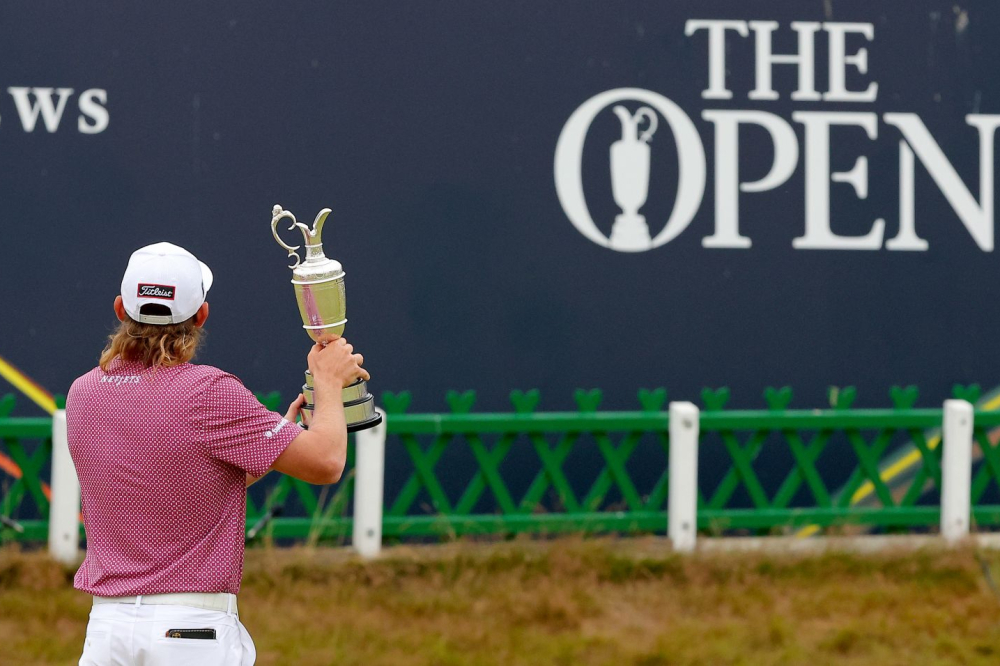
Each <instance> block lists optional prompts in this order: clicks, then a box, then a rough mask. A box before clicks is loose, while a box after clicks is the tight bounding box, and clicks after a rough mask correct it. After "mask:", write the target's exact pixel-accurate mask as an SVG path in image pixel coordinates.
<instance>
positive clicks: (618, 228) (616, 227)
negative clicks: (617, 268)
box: [610, 215, 653, 252]
mask: <svg viewBox="0 0 1000 666" xmlns="http://www.w3.org/2000/svg"><path fill="white" fill-rule="evenodd" d="M610 240H611V247H613V248H614V249H616V250H622V251H624V252H641V251H642V250H648V249H649V248H650V247H652V245H653V241H652V239H651V238H650V237H649V226H648V225H647V224H646V218H645V216H643V215H618V216H616V217H615V223H614V224H613V225H612V226H611V239H610Z"/></svg>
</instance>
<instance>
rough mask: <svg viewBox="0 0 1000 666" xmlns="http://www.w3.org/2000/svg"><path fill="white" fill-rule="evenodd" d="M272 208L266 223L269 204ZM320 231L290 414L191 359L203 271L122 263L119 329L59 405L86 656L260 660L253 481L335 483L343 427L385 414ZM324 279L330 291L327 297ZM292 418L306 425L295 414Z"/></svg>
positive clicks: (165, 247) (104, 660)
mask: <svg viewBox="0 0 1000 666" xmlns="http://www.w3.org/2000/svg"><path fill="white" fill-rule="evenodd" d="M327 212H328V211H327ZM272 217H273V218H274V219H272V228H273V227H274V224H276V221H277V219H278V218H279V215H278V212H277V210H276V212H275V213H274V215H273V216H272ZM324 218H325V215H324ZM293 219H294V218H293ZM303 226H304V225H303ZM321 227H322V224H321V223H320V224H319V225H318V228H316V229H315V230H314V231H316V232H317V233H315V234H314V235H313V238H315V241H314V242H313V243H308V242H307V252H308V253H309V259H307V262H306V264H304V265H303V266H304V267H308V268H309V270H311V271H313V272H312V273H310V274H308V275H305V276H304V277H303V279H302V280H300V281H305V282H308V284H306V285H302V286H303V287H306V288H305V289H299V285H296V292H297V293H301V294H302V295H303V298H304V299H305V300H304V301H300V307H305V308H306V309H305V310H303V311H304V312H308V314H309V316H310V319H309V323H308V324H307V330H309V332H310V335H311V337H312V338H313V340H314V341H315V344H314V345H313V347H312V349H311V350H310V352H309V354H308V357H307V364H308V368H309V370H308V373H307V391H306V395H299V397H298V399H297V400H295V402H293V403H292V404H291V406H290V407H289V409H288V411H287V413H286V414H285V415H284V417H282V416H281V415H280V414H276V413H273V412H271V411H269V410H267V409H266V408H264V406H263V405H261V404H260V402H258V401H257V399H256V398H255V397H254V396H253V394H252V393H250V392H249V391H248V390H247V389H246V388H244V386H243V384H242V383H241V382H240V381H239V379H237V378H236V377H235V376H233V375H231V374H228V373H226V372H224V371H222V370H219V369H217V368H213V367H211V366H206V365H196V364H193V363H191V362H190V361H191V359H192V358H193V357H194V354H195V352H196V350H197V348H198V342H199V339H200V337H201V331H202V327H203V326H204V325H205V322H206V320H207V319H208V303H207V302H206V297H207V294H208V290H209V289H210V288H211V286H212V281H213V276H212V272H211V271H210V270H209V268H208V267H207V266H206V265H205V264H203V263H202V262H200V261H198V260H197V259H196V258H195V257H194V255H192V254H191V253H190V252H188V251H186V250H184V249H183V248H180V247H177V246H176V245H172V244H170V243H157V244H155V245H150V246H147V247H144V248H141V249H139V250H137V251H136V252H134V253H133V254H132V257H131V258H130V259H129V263H128V267H127V268H126V270H125V275H124V277H123V279H122V284H121V293H120V295H119V296H117V297H116V298H115V302H114V310H115V314H116V316H117V317H118V319H119V321H120V322H121V324H120V326H119V328H118V330H117V332H116V333H115V334H114V335H112V336H111V338H110V340H109V342H108V346H107V348H106V349H105V350H104V352H103V354H102V356H101V360H100V365H99V366H98V367H97V368H94V369H93V370H91V371H90V372H88V373H87V374H85V375H83V376H82V377H80V378H79V379H77V380H76V381H75V382H74V383H73V386H72V388H71V389H70V391H69V395H68V396H67V400H66V421H67V429H68V438H69V449H70V454H71V455H72V457H73V462H74V465H75V466H76V471H77V476H78V477H79V480H80V490H81V495H82V510H83V520H84V525H85V528H86V533H87V554H86V558H85V559H84V562H83V564H82V565H81V567H80V570H79V571H78V572H77V574H76V577H75V580H74V585H75V587H76V588H77V589H80V590H82V591H84V592H86V593H88V594H91V595H93V598H94V601H93V608H92V610H91V613H90V622H89V624H88V626H87V636H86V641H85V644H84V651H83V656H82V657H81V659H80V664H81V666H105V665H109V664H116V665H125V664H128V665H134V666H167V665H171V664H199V666H215V665H219V666H222V665H226V666H230V665H231V666H247V665H250V664H253V663H254V661H255V660H256V650H255V648H254V645H253V641H252V640H251V639H250V636H249V634H248V633H247V631H246V629H245V628H244V627H243V624H242V623H241V622H240V621H239V615H238V609H237V603H236V594H237V593H238V592H239V587H240V582H241V579H242V575H243V551H244V542H245V534H246V526H245V520H246V486H248V485H250V484H251V483H253V482H254V481H256V480H257V479H258V478H260V477H261V476H263V475H264V474H266V473H267V472H268V471H270V470H272V469H275V470H278V471H279V472H282V473H284V474H288V475H291V476H294V477H297V478H299V479H302V480H304V481H307V482H309V483H324V484H325V483H335V482H336V481H338V480H339V479H340V476H341V474H342V473H343V470H344V465H345V464H346V454H347V431H348V430H349V429H360V428H364V427H370V426H371V425H374V424H376V423H378V422H379V421H380V420H381V417H380V416H379V415H378V413H377V412H375V411H374V408H373V407H371V396H370V395H369V394H368V393H367V390H366V389H365V386H366V384H365V380H367V379H369V376H368V372H367V371H366V370H364V368H362V367H361V366H362V363H363V362H364V359H363V358H362V357H361V355H360V354H355V353H354V349H353V347H352V346H351V345H350V344H349V343H348V342H347V341H346V340H345V339H344V338H343V337H341V335H340V334H341V333H342V332H343V325H344V321H346V319H345V317H344V316H343V314H344V312H343V309H344V308H343V271H342V270H340V273H339V274H334V275H333V277H332V279H330V280H326V278H325V277H324V275H325V274H322V270H321V271H320V272H318V273H317V272H316V271H315V270H314V269H317V268H330V267H331V266H329V265H324V266H318V264H322V262H323V261H325V257H322V248H321V246H320V245H319V233H318V232H319V231H320V229H321ZM275 235H277V234H275ZM279 242H280V241H279ZM282 245H283V246H284V244H282ZM284 247H286V249H288V246H284ZM320 257H322V259H320ZM332 263H334V264H336V262H332ZM336 267H337V269H338V270H339V264H336ZM296 277H297V278H299V277H302V276H299V275H296ZM326 277H330V276H326ZM293 282H294V281H293ZM327 282H330V283H331V284H334V292H336V293H335V294H334V298H332V299H331V298H328V296H329V295H327V296H324V287H323V285H325V284H326V283H327ZM338 290H339V291H338ZM338 293H339V300H338V299H337V298H336V295H337V294H338ZM303 303H304V304H305V305H303ZM324 303H333V305H334V308H333V310H332V311H328V310H326V309H324V306H323V305H322V304H324ZM331 314H332V315H334V317H333V319H334V320H333V321H327V319H329V318H330V315H331ZM342 320H343V321H342ZM310 327H312V328H310ZM307 399H308V404H306V400H307ZM345 401H346V404H345ZM300 412H303V413H305V414H306V415H307V416H306V418H307V422H308V430H305V429H303V428H302V427H300V426H299V425H298V424H297V423H296V421H297V420H298V416H299V414H300ZM376 417H377V418H376Z"/></svg>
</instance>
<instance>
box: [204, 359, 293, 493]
mask: <svg viewBox="0 0 1000 666" xmlns="http://www.w3.org/2000/svg"><path fill="white" fill-rule="evenodd" d="M201 417H202V418H201V423H202V429H203V432H204V438H205V445H206V446H207V448H208V453H209V455H211V456H212V457H213V458H215V459H217V460H221V461H223V462H226V463H229V464H230V465H235V466H236V467H239V468H240V469H242V470H243V471H245V472H248V473H249V474H250V475H251V476H263V475H264V474H265V473H266V472H267V471H268V470H269V469H271V465H273V464H274V461H275V460H277V459H278V456H280V455H281V453H282V452H283V451H284V450H285V448H286V447H287V446H288V445H289V444H290V443H291V441H292V440H293V439H295V437H296V436H298V434H299V433H300V432H302V428H300V427H299V426H298V425H297V424H295V423H290V422H289V421H286V420H285V418H284V417H283V416H282V415H281V414H277V413H275V412H272V411H271V410H269V409H267V408H266V407H264V405H262V404H260V402H259V401H258V400H257V398H256V397H255V396H254V394H253V393H251V392H250V391H248V390H247V388H246V387H245V386H243V382H241V381H240V380H239V379H237V378H236V377H234V376H233V375H228V374H224V375H220V376H218V377H216V378H214V379H213V380H212V381H211V382H210V384H209V386H208V388H207V390H206V391H205V393H204V394H203V396H202V415H201Z"/></svg>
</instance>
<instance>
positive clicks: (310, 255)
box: [271, 205, 344, 282]
mask: <svg viewBox="0 0 1000 666" xmlns="http://www.w3.org/2000/svg"><path fill="white" fill-rule="evenodd" d="M329 214H330V209H329V208H324V209H323V210H321V211H320V212H319V213H318V214H317V215H316V219H315V220H314V221H313V225H312V228H311V229H310V228H309V227H308V226H306V225H305V224H303V223H302V222H299V221H298V220H296V219H295V216H294V215H293V214H292V213H291V212H290V211H287V210H284V209H283V208H282V207H281V206H279V205H275V206H274V208H272V209H271V233H272V234H273V235H274V240H276V241H277V242H278V245H280V246H281V247H283V248H285V249H286V250H288V256H289V257H295V263H293V264H291V265H290V266H289V268H291V269H292V274H293V276H294V279H293V282H300V281H301V282H317V281H323V280H329V279H333V278H338V277H343V275H344V269H343V267H342V266H341V264H340V262H339V261H337V260H335V259H330V258H329V257H327V256H326V255H325V254H324V253H323V224H324V223H325V222H326V218H327V216H328V215H329ZM286 218H287V219H289V220H291V226H289V227H288V228H289V230H291V229H295V228H298V230H299V231H301V232H302V237H303V239H305V248H306V259H305V262H303V261H302V258H301V257H299V254H298V250H299V248H301V247H302V246H301V245H295V246H292V245H288V244H286V243H285V242H284V241H283V240H281V237H280V236H278V222H280V221H281V220H282V219H286Z"/></svg>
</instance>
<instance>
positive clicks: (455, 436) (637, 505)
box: [0, 386, 1000, 541]
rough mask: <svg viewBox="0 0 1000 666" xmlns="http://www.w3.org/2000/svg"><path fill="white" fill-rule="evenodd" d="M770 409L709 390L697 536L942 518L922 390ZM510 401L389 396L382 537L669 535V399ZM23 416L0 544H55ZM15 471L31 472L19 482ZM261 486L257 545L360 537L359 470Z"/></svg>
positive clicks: (976, 493) (835, 395)
mask: <svg viewBox="0 0 1000 666" xmlns="http://www.w3.org/2000/svg"><path fill="white" fill-rule="evenodd" d="M954 394H955V397H959V398H963V399H967V400H969V401H970V402H972V403H973V404H976V403H977V402H980V403H981V405H980V408H978V409H977V410H976V412H975V431H974V436H975V442H976V446H977V449H978V450H977V452H976V454H977V456H976V457H977V463H976V466H975V467H974V469H973V483H972V502H973V517H974V519H975V520H976V522H977V523H978V524H980V525H996V524H1000V483H998V482H1000V451H998V450H997V448H996V447H997V444H996V439H997V438H996V437H995V436H993V435H992V431H993V430H994V429H996V428H997V426H1000V412H998V411H994V410H995V408H996V406H997V405H996V404H994V403H998V402H1000V399H996V400H990V401H980V395H979V389H978V387H975V386H972V387H962V386H956V387H955V390H954ZM258 397H259V398H260V399H261V401H262V402H263V403H264V404H265V405H267V406H268V407H270V408H272V409H277V408H278V407H279V406H280V405H281V399H280V396H279V395H278V394H277V393H271V394H268V395H259V396H258ZM764 397H765V402H766V409H763V410H727V409H726V408H725V407H726V403H727V402H728V398H729V391H728V389H718V390H711V389H705V390H704V391H703V392H702V396H701V398H702V403H703V405H704V406H703V409H702V412H701V417H700V430H701V438H700V444H699V461H700V462H699V479H698V484H699V508H698V526H699V528H700V529H701V530H703V531H707V532H720V533H730V532H732V531H754V532H773V531H791V530H795V529H800V528H807V529H811V530H815V529H821V528H824V527H828V526H834V525H861V526H866V527H881V528H893V529H895V528H899V529H912V528H915V527H932V526H935V525H936V524H937V523H938V520H939V516H940V507H939V505H938V502H937V499H936V493H937V492H939V489H940V483H941V462H940V461H941V455H940V452H941V448H940V446H939V442H940V436H939V430H940V427H941V419H942V410H941V409H917V408H914V404H915V403H916V399H917V392H916V389H915V388H914V387H906V388H902V387H894V388H893V389H892V391H891V392H890V398H891V401H892V404H893V407H892V408H890V409H854V408H852V405H853V402H854V400H855V397H856V392H855V391H854V389H852V388H846V389H843V390H832V391H831V394H830V405H831V406H830V408H828V409H818V410H795V409H789V405H790V402H791V399H792V392H791V389H789V388H787V387H784V388H780V389H776V388H768V389H767V390H766V391H765V395H764ZM510 398H511V405H512V410H513V411H511V412H509V413H482V412H475V411H474V409H473V407H474V403H475V394H474V393H473V392H471V391H467V392H464V393H459V392H454V391H453V392H449V393H448V395H447V397H446V402H447V405H448V408H449V411H448V412H447V413H431V414H428V413H423V414H417V413H409V411H408V408H409V405H410V394H409V393H408V392H404V393H399V394H392V393H385V394H383V396H382V401H381V402H382V405H383V407H384V408H385V410H386V412H387V414H388V418H387V431H388V438H387V443H386V482H385V488H386V493H385V512H384V517H383V535H384V536H385V537H389V538H406V537H451V536H458V535H476V534H494V535H495V534H512V533H518V532H531V533H558V532H582V531H585V532H594V531H603V532H608V531H614V532H657V533H663V532H665V530H666V524H667V517H666V516H667V513H666V500H667V492H668V479H669V476H668V470H667V464H666V461H667V459H668V453H669V447H670V441H669V434H668V425H669V415H668V412H667V411H666V399H667V395H666V391H665V390H663V389H656V390H643V391H640V392H639V396H638V403H639V404H638V409H636V410H634V411H614V412H612V411H601V410H600V409H599V408H600V403H601V399H602V395H601V392H600V391H596V390H592V391H584V390H578V391H577V392H576V393H575V395H574V398H575V401H576V405H577V411H574V412H544V411H539V410H538V406H539V403H540V396H539V393H538V391H526V392H521V391H514V392H512V393H511V396H510ZM983 403H985V406H986V407H989V408H988V409H984V408H982V407H983V406H984V404H983ZM13 406H14V401H13V398H12V397H10V396H8V397H6V398H4V399H3V400H2V401H0V441H2V448H0V453H3V454H4V455H5V456H6V457H7V463H6V468H5V469H6V471H0V515H2V516H4V517H5V518H6V519H8V520H7V521H6V522H5V526H4V527H3V528H2V531H0V537H2V538H3V539H4V540H10V539H19V540H26V541H38V540H43V539H44V538H45V537H46V520H45V518H46V516H47V512H48V502H47V487H46V486H45V484H44V478H45V475H44V474H41V472H43V471H44V470H45V469H46V463H47V460H48V457H49V455H50V451H51V435H50V428H51V422H50V420H49V419H47V418H11V417H9V416H8V415H9V414H10V412H11V410H12V409H13ZM900 451H903V452H905V451H910V453H909V454H908V455H905V456H904V455H902V454H901V453H900ZM350 455H351V458H352V459H353V447H352V450H351V451H350ZM0 462H2V459H0ZM12 466H16V467H17V468H18V469H20V470H21V473H20V477H19V478H18V475H17V473H11V469H12V468H13V467H12ZM350 468H351V466H350V461H349V467H348V469H349V470H350ZM261 483H262V484H264V485H263V487H262V488H254V489H252V491H251V499H250V501H249V502H248V517H247V528H248V531H249V532H250V534H251V536H252V537H253V538H260V537H261V536H271V537H273V538H296V539H301V538H312V539H340V538H345V537H346V536H347V535H349V534H350V531H351V518H350V514H351V504H352V495H353V475H352V474H351V473H350V471H349V472H348V473H347V474H345V477H344V479H343V480H342V482H341V483H340V484H339V485H337V486H331V487H322V488H317V487H315V486H311V485H309V484H306V483H304V482H301V481H298V480H296V479H292V478H289V477H284V476H280V475H272V476H271V477H269V478H268V479H266V480H265V481H263V482H261ZM254 498H256V500H255V499H254ZM10 521H13V523H16V525H17V526H18V527H20V528H21V529H23V531H22V532H18V531H16V530H15V529H14V528H13V527H12V526H11V525H12V523H11V522H10Z"/></svg>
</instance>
